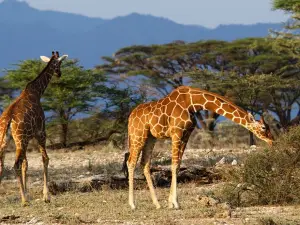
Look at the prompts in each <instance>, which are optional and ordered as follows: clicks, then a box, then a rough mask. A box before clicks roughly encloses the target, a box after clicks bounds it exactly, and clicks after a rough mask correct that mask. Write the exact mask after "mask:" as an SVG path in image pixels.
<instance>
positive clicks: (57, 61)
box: [40, 51, 68, 77]
mask: <svg viewBox="0 0 300 225" xmlns="http://www.w3.org/2000/svg"><path fill="white" fill-rule="evenodd" d="M40 58H41V60H42V61H44V62H46V63H48V65H49V66H51V67H52V69H53V71H54V73H55V74H56V75H57V76H58V77H60V76H61V71H60V65H61V63H62V61H63V60H64V59H66V58H68V55H63V56H61V57H59V52H57V51H56V52H54V51H53V52H52V56H51V58H49V57H47V56H40Z"/></svg>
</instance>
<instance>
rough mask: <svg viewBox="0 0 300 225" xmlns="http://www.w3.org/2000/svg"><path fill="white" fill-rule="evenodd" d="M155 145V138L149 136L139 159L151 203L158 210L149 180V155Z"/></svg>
mask: <svg viewBox="0 0 300 225" xmlns="http://www.w3.org/2000/svg"><path fill="white" fill-rule="evenodd" d="M154 145H155V138H154V137H153V136H152V135H149V137H148V139H147V142H146V144H145V146H144V148H143V150H142V159H141V166H143V167H144V175H145V178H146V180H147V184H148V187H149V190H150V194H151V199H152V201H153V204H154V205H155V206H156V208H157V209H160V204H159V203H158V200H157V197H156V193H155V189H154V186H153V181H152V178H151V173H150V166H151V155H152V152H153V148H154Z"/></svg>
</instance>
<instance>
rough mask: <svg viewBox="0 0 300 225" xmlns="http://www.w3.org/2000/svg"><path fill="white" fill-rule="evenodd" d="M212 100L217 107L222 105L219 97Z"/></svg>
mask: <svg viewBox="0 0 300 225" xmlns="http://www.w3.org/2000/svg"><path fill="white" fill-rule="evenodd" d="M214 102H215V104H216V105H217V106H218V107H220V106H221V105H222V102H221V101H220V100H219V99H216V100H215V101H214Z"/></svg>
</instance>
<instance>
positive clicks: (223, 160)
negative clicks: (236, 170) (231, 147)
mask: <svg viewBox="0 0 300 225" xmlns="http://www.w3.org/2000/svg"><path fill="white" fill-rule="evenodd" d="M225 160H226V159H225V157H223V158H222V159H220V160H219V162H217V163H216V165H223V164H225Z"/></svg>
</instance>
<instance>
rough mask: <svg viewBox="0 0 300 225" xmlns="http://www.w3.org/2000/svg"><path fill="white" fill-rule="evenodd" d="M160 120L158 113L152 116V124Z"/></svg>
mask: <svg viewBox="0 0 300 225" xmlns="http://www.w3.org/2000/svg"><path fill="white" fill-rule="evenodd" d="M158 120H159V117H158V116H156V115H153V116H152V117H151V120H150V124H152V125H156V124H157V123H158Z"/></svg>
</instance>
